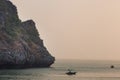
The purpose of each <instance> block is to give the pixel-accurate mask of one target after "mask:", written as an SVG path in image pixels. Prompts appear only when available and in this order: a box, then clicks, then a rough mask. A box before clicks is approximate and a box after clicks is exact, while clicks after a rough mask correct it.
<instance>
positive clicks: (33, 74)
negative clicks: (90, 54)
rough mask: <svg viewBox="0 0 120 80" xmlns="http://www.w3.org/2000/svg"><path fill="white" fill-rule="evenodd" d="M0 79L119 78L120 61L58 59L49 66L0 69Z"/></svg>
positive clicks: (89, 79)
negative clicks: (70, 72) (112, 66)
mask: <svg viewBox="0 0 120 80" xmlns="http://www.w3.org/2000/svg"><path fill="white" fill-rule="evenodd" d="M111 65H114V66H115V68H113V69H111V68H110V66H111ZM67 69H73V70H74V71H76V72H77V74H76V75H72V76H69V75H66V74H65V73H66V72H67ZM0 80H120V61H81V60H58V61H56V63H55V64H54V65H52V67H51V68H31V69H12V70H0Z"/></svg>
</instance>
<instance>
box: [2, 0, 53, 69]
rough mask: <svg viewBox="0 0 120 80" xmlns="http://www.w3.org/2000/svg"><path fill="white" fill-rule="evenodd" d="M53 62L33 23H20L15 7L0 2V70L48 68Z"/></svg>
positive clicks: (8, 2)
mask: <svg viewBox="0 0 120 80" xmlns="http://www.w3.org/2000/svg"><path fill="white" fill-rule="evenodd" d="M54 61H55V58H54V57H53V56H51V55H50V53H49V52H48V50H47V49H46V47H45V46H44V44H43V40H42V39H40V37H39V33H38V31H37V29H36V26H35V22H34V21H33V20H28V21H25V22H21V20H20V19H19V17H18V15H17V9H16V7H15V6H14V5H13V4H12V3H11V2H10V1H9V0H0V68H30V67H49V66H50V65H51V64H53V63H54Z"/></svg>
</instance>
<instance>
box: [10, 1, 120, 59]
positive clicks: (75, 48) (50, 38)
mask: <svg viewBox="0 0 120 80" xmlns="http://www.w3.org/2000/svg"><path fill="white" fill-rule="evenodd" d="M11 1H12V2H13V3H14V4H15V5H16V6H17V8H18V12H19V16H20V18H21V19H22V21H25V20H27V19H33V20H34V21H35V22H36V26H37V29H38V30H39V33H40V37H41V38H42V39H43V40H44V43H45V46H46V47H47V49H48V50H49V52H50V53H51V54H52V55H53V56H55V57H56V58H57V59H62V58H64V59H92V60H93V59H98V60H99V59H101V60H120V0H11Z"/></svg>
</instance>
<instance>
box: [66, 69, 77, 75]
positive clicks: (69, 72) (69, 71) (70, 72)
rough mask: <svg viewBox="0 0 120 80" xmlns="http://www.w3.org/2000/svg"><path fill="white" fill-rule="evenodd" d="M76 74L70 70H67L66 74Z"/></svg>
mask: <svg viewBox="0 0 120 80" xmlns="http://www.w3.org/2000/svg"><path fill="white" fill-rule="evenodd" d="M76 73H77V72H75V71H72V70H70V69H68V72H66V74H67V75H75V74H76Z"/></svg>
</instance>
